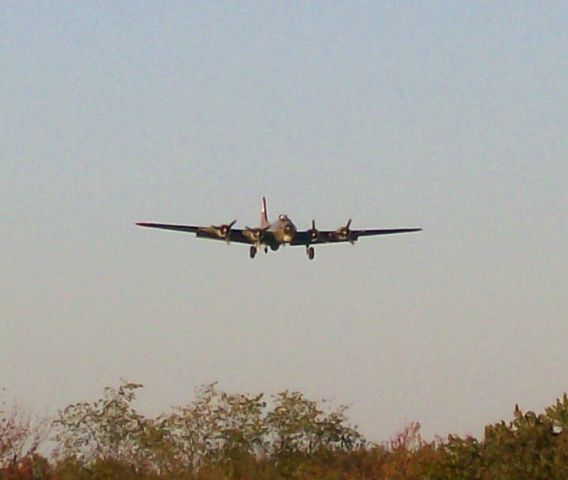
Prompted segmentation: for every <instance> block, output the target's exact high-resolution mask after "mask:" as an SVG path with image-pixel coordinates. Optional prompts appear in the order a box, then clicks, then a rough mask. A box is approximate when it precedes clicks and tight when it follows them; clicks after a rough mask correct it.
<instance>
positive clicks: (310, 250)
mask: <svg viewBox="0 0 568 480" xmlns="http://www.w3.org/2000/svg"><path fill="white" fill-rule="evenodd" d="M306 253H307V255H308V258H309V259H310V260H313V259H314V258H315V256H316V250H315V248H314V247H308V248H307V249H306Z"/></svg>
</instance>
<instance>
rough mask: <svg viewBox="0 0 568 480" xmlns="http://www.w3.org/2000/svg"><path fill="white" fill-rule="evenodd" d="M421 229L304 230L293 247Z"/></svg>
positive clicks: (348, 240)
mask: <svg viewBox="0 0 568 480" xmlns="http://www.w3.org/2000/svg"><path fill="white" fill-rule="evenodd" d="M421 230H422V229H421V228H372V229H364V230H350V229H348V228H347V229H345V227H342V228H340V229H338V230H303V231H298V232H296V235H294V239H293V240H292V242H291V245H318V244H322V243H339V242H356V241H357V240H358V239H359V237H372V236H375V235H392V234H395V233H410V232H420V231H421Z"/></svg>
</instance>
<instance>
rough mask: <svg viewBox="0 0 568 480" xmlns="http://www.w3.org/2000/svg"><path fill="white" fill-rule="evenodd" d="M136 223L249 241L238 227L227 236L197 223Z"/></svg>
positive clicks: (143, 225)
mask: <svg viewBox="0 0 568 480" xmlns="http://www.w3.org/2000/svg"><path fill="white" fill-rule="evenodd" d="M136 225H138V226H140V227H148V228H159V229H162V230H174V231H177V232H187V233H195V235H196V236H197V237H200V238H209V239H211V240H224V241H229V242H237V243H248V244H250V243H251V241H250V240H249V239H248V238H247V237H245V236H244V235H243V230H241V229H239V228H231V229H230V231H229V232H228V234H227V237H225V236H223V235H221V234H220V233H219V230H218V229H216V228H215V227H213V226H199V225H174V224H171V223H148V222H138V223H137V224H136Z"/></svg>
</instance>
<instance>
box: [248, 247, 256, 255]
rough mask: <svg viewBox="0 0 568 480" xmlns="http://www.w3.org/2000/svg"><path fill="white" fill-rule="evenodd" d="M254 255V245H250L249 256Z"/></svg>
mask: <svg viewBox="0 0 568 480" xmlns="http://www.w3.org/2000/svg"><path fill="white" fill-rule="evenodd" d="M255 256H256V247H255V246H254V245H253V246H252V247H250V251H249V257H250V258H254V257H255Z"/></svg>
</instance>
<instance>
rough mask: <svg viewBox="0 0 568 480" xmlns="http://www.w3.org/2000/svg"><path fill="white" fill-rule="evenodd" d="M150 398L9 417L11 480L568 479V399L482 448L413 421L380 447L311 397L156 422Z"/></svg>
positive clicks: (202, 407)
mask: <svg viewBox="0 0 568 480" xmlns="http://www.w3.org/2000/svg"><path fill="white" fill-rule="evenodd" d="M140 388H142V385H140V384H136V383H130V382H123V383H121V384H120V385H119V386H118V387H113V388H110V387H109V388H106V389H105V390H104V394H103V395H102V397H101V398H99V399H96V400H95V401H93V402H82V403H76V404H72V405H69V406H68V407H66V408H65V409H63V410H61V411H60V412H59V413H58V414H57V416H56V418H55V419H52V420H47V419H46V420H43V419H40V420H38V419H35V418H32V417H30V416H26V415H24V414H23V413H22V412H21V411H20V410H18V409H17V408H11V409H9V408H7V407H6V406H5V405H4V406H3V407H0V480H16V479H21V480H32V479H37V480H48V479H49V480H73V479H81V480H82V479H85V480H90V479H115V478H116V479H148V480H150V479H152V480H161V479H179V480H185V479H192V480H218V479H227V480H229V479H252V480H264V479H314V480H315V479H328V480H335V479H337V480H339V479H346V480H347V479H350V480H356V479H361V480H363V479H364V480H367V479H369V480H370V479H379V480H382V479H385V480H386V479H389V480H397V479H400V480H403V479H404V480H406V479H408V480H414V479H425V480H442V479H449V480H453V479H456V480H457V479H461V480H465V479H476V480H477V479H478V480H493V479H495V480H508V479H511V480H513V479H515V480H517V479H543V480H555V479H558V480H566V479H568V398H567V396H566V394H564V396H563V397H562V398H559V399H557V400H556V402H555V403H554V404H553V405H551V406H550V407H548V408H546V409H545V411H544V412H543V413H540V414H536V413H534V412H531V411H527V412H522V411H521V409H520V408H519V407H518V406H516V407H515V409H514V412H513V418H512V420H510V421H501V422H499V423H496V424H493V425H488V426H487V427H486V428H485V433H484V436H483V438H482V439H477V438H475V437H472V436H466V437H461V436H458V435H449V436H448V437H447V438H445V439H437V440H434V441H425V440H424V439H423V438H422V437H421V435H420V424H419V423H416V422H412V423H410V424H408V425H407V426H406V427H405V428H404V429H403V430H402V431H401V432H400V433H398V434H397V435H396V436H395V437H394V438H393V439H391V440H390V441H388V442H384V443H375V442H370V441H368V440H366V439H365V438H364V437H363V435H362V434H361V433H359V432H358V430H357V427H354V426H352V425H350V424H349V422H348V417H347V408H346V407H344V406H340V407H335V408H334V407H332V406H331V405H328V404H327V403H326V402H325V401H314V400H310V399H308V398H306V397H305V396H304V395H303V394H302V393H300V392H290V391H284V392H281V393H279V394H277V395H273V396H270V397H266V396H265V395H264V394H232V393H226V392H223V391H221V390H219V389H218V387H217V385H216V384H211V385H205V386H202V387H200V388H199V389H198V391H197V395H196V398H195V400H193V401H192V402H191V403H189V404H188V405H185V406H182V407H176V408H174V409H172V411H171V413H169V414H162V415H159V416H157V417H147V416H144V415H142V414H141V413H140V412H138V411H137V410H136V408H135V407H134V402H135V399H136V393H137V391H138V390H139V389H140ZM47 445H49V446H50V447H49V449H48V450H49V453H45V452H46V446H47ZM40 452H42V453H40Z"/></svg>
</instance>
